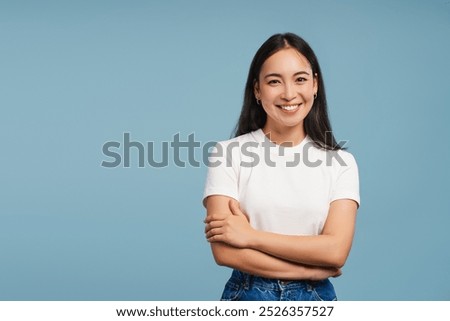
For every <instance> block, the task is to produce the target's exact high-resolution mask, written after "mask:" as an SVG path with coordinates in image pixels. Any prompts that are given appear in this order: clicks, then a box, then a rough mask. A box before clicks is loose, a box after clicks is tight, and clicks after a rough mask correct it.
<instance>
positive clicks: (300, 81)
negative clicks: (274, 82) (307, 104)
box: [295, 77, 308, 83]
mask: <svg viewBox="0 0 450 321" xmlns="http://www.w3.org/2000/svg"><path fill="white" fill-rule="evenodd" d="M307 80H308V79H306V78H303V77H298V78H297V79H296V80H295V81H296V82H298V83H302V82H305V81H307Z"/></svg>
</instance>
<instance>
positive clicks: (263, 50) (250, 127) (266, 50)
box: [234, 33, 341, 150]
mask: <svg viewBox="0 0 450 321" xmlns="http://www.w3.org/2000/svg"><path fill="white" fill-rule="evenodd" d="M286 47H292V48H295V49H296V50H297V51H298V52H299V53H301V54H302V55H303V56H305V58H306V59H307V60H308V61H309V64H310V65H311V69H312V73H313V75H316V77H317V80H318V91H317V97H316V98H315V99H314V103H313V106H312V108H311V111H310V112H309V113H308V115H307V116H306V118H305V120H304V128H305V131H306V134H307V135H308V136H309V137H310V138H311V139H312V140H313V141H314V143H315V144H316V145H317V146H318V147H320V148H324V149H327V150H337V149H341V147H340V146H339V145H338V144H337V143H336V139H335V138H334V136H333V133H332V131H331V124H330V120H329V119H328V112H327V99H326V96H325V85H324V83H323V78H322V72H321V71H320V66H319V62H318V60H317V57H316V55H315V54H314V51H313V50H312V49H311V47H310V46H309V45H308V43H307V42H306V41H305V40H303V39H302V38H300V37H299V36H297V35H295V34H293V33H283V34H276V35H273V36H271V37H270V38H269V39H267V40H266V42H264V43H263V44H262V46H261V47H260V48H259V49H258V51H257V52H256V54H255V57H253V60H252V63H251V65H250V70H249V72H248V78H247V83H246V85H245V92H244V103H243V106H242V110H241V115H240V116H239V121H238V123H237V124H236V127H235V130H234V136H235V137H237V136H240V135H243V134H247V133H249V132H252V131H254V130H257V129H259V128H262V127H264V124H265V123H266V120H267V114H266V112H265V111H264V109H263V108H261V106H259V105H258V104H257V102H256V98H255V95H254V85H255V82H257V81H258V79H259V73H260V72H261V68H262V65H263V64H264V62H265V61H266V59H267V58H269V57H270V56H272V55H273V54H274V53H276V52H277V51H279V50H281V49H283V48H286Z"/></svg>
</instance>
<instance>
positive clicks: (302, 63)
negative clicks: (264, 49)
mask: <svg viewBox="0 0 450 321" xmlns="http://www.w3.org/2000/svg"><path fill="white" fill-rule="evenodd" d="M317 89H318V88H317V77H316V76H315V75H313V73H312V69H311V66H310V64H309V62H308V60H307V59H306V58H305V57H304V56H303V55H302V54H300V53H299V52H298V51H297V50H296V49H294V48H285V49H282V50H280V51H278V52H276V53H274V54H273V55H272V56H270V57H269V58H267V60H266V61H265V62H264V64H263V65H262V68H261V72H260V74H259V79H258V80H257V81H256V82H255V87H254V93H255V97H256V99H258V100H261V105H262V108H264V111H265V112H266V114H267V121H266V124H265V125H264V128H263V130H264V132H266V133H267V132H272V133H283V132H286V131H292V130H297V129H298V130H299V133H301V135H305V131H304V128H303V121H304V119H305V117H306V116H307V115H308V113H309V111H310V110H311V108H312V105H313V103H314V94H315V93H317Z"/></svg>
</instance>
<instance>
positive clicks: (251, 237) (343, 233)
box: [207, 199, 357, 268]
mask: <svg viewBox="0 0 450 321" xmlns="http://www.w3.org/2000/svg"><path fill="white" fill-rule="evenodd" d="M230 209H231V210H232V213H233V215H232V216H228V217H227V218H225V219H220V218H219V217H218V216H216V217H214V216H211V217H210V220H209V221H208V225H207V230H208V231H207V237H208V240H209V241H210V242H217V241H219V242H225V243H227V244H230V245H232V246H235V247H238V248H248V249H254V250H258V251H261V252H264V253H267V254H269V255H273V256H275V257H278V258H281V259H284V260H288V261H291V262H294V263H303V264H308V265H317V266H328V267H336V268H341V267H342V266H343V265H344V264H345V261H346V259H347V257H348V254H349V252H350V248H351V244H352V241H353V234H354V227H355V221H356V211H357V204H356V202H355V201H353V200H347V199H342V200H336V201H334V202H332V203H331V205H330V210H329V213H328V218H327V221H326V223H325V226H324V229H323V232H322V234H321V235H317V236H292V235H282V234H275V233H269V232H263V231H258V230H255V229H253V228H252V227H251V226H250V224H248V221H247V220H246V219H245V217H244V214H243V213H242V212H241V211H240V209H239V206H238V204H237V202H236V201H234V202H233V201H232V202H230ZM216 218H217V219H216Z"/></svg>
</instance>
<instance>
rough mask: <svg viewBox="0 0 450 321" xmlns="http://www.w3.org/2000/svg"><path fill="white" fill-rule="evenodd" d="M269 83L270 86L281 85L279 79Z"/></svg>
mask: <svg viewBox="0 0 450 321" xmlns="http://www.w3.org/2000/svg"><path fill="white" fill-rule="evenodd" d="M267 83H268V84H269V85H276V84H279V83H280V81H279V80H278V79H271V80H269V81H267Z"/></svg>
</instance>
